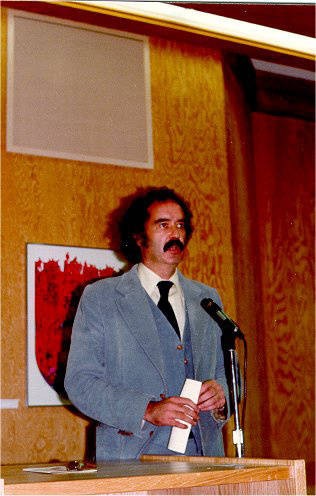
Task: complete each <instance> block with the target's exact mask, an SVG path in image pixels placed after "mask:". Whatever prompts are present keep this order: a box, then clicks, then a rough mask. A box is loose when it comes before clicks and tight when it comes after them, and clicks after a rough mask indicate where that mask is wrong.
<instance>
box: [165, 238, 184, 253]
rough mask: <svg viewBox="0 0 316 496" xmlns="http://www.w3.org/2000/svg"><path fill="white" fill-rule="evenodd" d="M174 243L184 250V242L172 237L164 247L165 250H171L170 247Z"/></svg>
mask: <svg viewBox="0 0 316 496" xmlns="http://www.w3.org/2000/svg"><path fill="white" fill-rule="evenodd" d="M173 245H175V246H178V248H180V250H181V251H183V250H184V243H182V241H180V239H170V240H169V241H167V243H166V244H165V246H164V247H163V251H167V250H169V248H171V247H172V246H173Z"/></svg>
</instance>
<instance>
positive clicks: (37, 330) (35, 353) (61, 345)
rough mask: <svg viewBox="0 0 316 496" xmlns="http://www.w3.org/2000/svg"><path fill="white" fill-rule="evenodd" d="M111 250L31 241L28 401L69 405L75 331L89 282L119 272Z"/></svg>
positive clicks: (116, 258)
mask: <svg viewBox="0 0 316 496" xmlns="http://www.w3.org/2000/svg"><path fill="white" fill-rule="evenodd" d="M123 266H124V262H122V261H121V260H119V258H118V257H117V255H116V254H115V252H113V251H112V250H103V249H100V248H79V247H73V246H59V245H46V244H32V243H29V244H27V404H28V405H29V406H40V405H63V404H68V403H69V401H68V400H67V397H66V394H65V391H64V385H63V384H64V375H65V370H66V363H67V357H68V352H69V347H70V339H71V331H72V324H73V321H74V317H75V314H76V310H77V306H78V303H79V299H80V297H81V294H82V292H83V290H84V288H85V286H86V285H87V284H90V283H92V282H94V281H96V280H98V279H104V278H106V277H114V276H116V275H118V274H119V273H120V272H121V271H122V268H123Z"/></svg>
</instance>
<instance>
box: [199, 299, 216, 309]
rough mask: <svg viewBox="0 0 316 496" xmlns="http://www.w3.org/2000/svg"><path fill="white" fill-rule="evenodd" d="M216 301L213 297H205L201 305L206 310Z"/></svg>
mask: <svg viewBox="0 0 316 496" xmlns="http://www.w3.org/2000/svg"><path fill="white" fill-rule="evenodd" d="M213 303H214V301H213V300H212V298H203V300H202V301H201V307H202V308H204V310H206V311H207V310H208V308H209V307H210V306H211V305H212V304H213Z"/></svg>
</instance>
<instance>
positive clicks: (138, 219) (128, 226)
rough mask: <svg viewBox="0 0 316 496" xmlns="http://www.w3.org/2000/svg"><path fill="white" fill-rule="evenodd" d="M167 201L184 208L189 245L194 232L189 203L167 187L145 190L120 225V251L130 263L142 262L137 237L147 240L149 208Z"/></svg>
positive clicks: (127, 211)
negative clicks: (146, 225) (156, 203)
mask: <svg viewBox="0 0 316 496" xmlns="http://www.w3.org/2000/svg"><path fill="white" fill-rule="evenodd" d="M167 201H173V202H175V203H177V204H178V205H179V206H180V207H181V208H182V210H183V213H184V227H185V232H186V241H185V242H186V244H187V243H188V241H189V239H190V238H191V236H192V232H193V226H192V212H191V210H190V207H189V205H188V203H187V202H186V201H185V200H184V199H183V198H181V196H179V195H178V194H177V193H176V192H175V191H173V190H172V189H169V188H167V187H161V188H156V187H151V188H147V189H146V190H143V192H142V194H140V195H138V196H137V197H136V198H134V200H133V201H132V203H131V204H130V206H129V207H128V209H127V210H126V212H125V213H124V215H123V216H122V218H121V221H120V223H119V231H120V238H121V239H120V249H121V251H122V253H123V255H124V256H125V257H126V259H127V260H128V261H129V262H131V263H138V262H140V261H141V251H140V248H139V246H138V244H137V243H136V240H135V235H139V236H142V237H143V238H144V239H145V223H146V221H147V220H148V218H149V213H148V209H149V207H150V206H151V205H152V204H153V203H155V202H159V203H164V202H167Z"/></svg>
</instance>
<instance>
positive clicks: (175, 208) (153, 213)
mask: <svg viewBox="0 0 316 496" xmlns="http://www.w3.org/2000/svg"><path fill="white" fill-rule="evenodd" d="M148 213H149V216H150V218H152V219H169V218H171V217H174V216H176V217H177V219H178V220H181V219H183V218H184V212H183V210H182V208H181V206H180V205H179V204H178V203H176V202H175V201H172V200H168V201H164V202H154V203H152V204H151V205H150V207H149V208H148Z"/></svg>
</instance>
